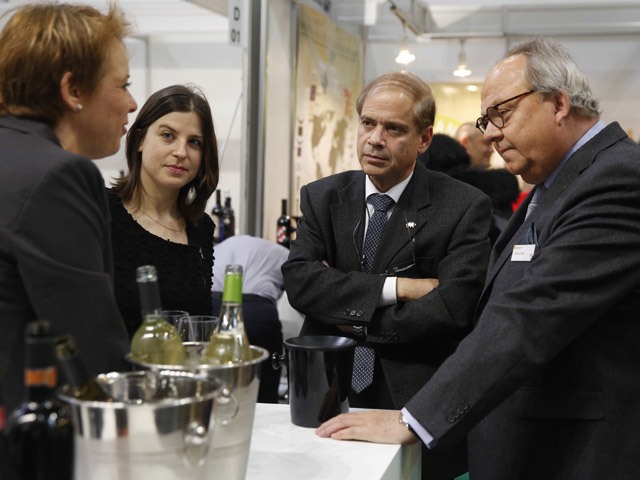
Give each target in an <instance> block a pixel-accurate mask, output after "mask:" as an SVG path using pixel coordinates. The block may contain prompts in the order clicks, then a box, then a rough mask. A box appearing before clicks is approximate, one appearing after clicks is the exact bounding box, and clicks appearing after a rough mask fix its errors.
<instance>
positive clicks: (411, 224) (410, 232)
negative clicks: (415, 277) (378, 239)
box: [352, 211, 416, 277]
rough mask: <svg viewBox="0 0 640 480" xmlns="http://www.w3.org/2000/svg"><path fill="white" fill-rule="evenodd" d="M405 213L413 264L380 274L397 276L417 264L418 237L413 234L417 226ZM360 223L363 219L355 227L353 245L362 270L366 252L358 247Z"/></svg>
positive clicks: (396, 267) (405, 224)
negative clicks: (362, 251)
mask: <svg viewBox="0 0 640 480" xmlns="http://www.w3.org/2000/svg"><path fill="white" fill-rule="evenodd" d="M403 214H404V226H405V228H406V229H407V235H408V236H409V244H410V245H411V260H412V261H411V264H410V265H407V266H406V267H398V266H394V267H393V269H392V271H391V272H389V271H386V270H385V271H384V272H383V273H379V274H378V275H380V276H383V277H395V276H396V275H398V274H399V273H402V272H406V271H407V270H410V269H412V268H413V267H415V266H416V250H415V243H416V239H415V237H414V236H413V229H414V228H415V222H409V220H408V219H407V212H405V211H403ZM360 223H361V221H360V220H358V223H357V224H356V228H354V229H353V234H352V238H353V246H354V248H355V249H356V253H357V254H358V258H360V270H362V269H363V268H364V253H362V254H361V253H360V248H358V242H357V240H356V238H357V234H358V227H360ZM380 247H382V245H380ZM380 247H379V248H380Z"/></svg>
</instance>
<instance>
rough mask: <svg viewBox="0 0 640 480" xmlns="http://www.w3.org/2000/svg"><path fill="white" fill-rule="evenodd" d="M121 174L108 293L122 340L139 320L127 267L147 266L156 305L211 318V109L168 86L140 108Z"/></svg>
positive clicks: (115, 190) (214, 178)
mask: <svg viewBox="0 0 640 480" xmlns="http://www.w3.org/2000/svg"><path fill="white" fill-rule="evenodd" d="M126 155H127V164H128V167H129V172H128V173H127V174H126V175H125V176H123V177H121V178H119V179H117V180H115V181H114V183H113V187H112V188H111V189H110V190H109V198H110V207H111V227H112V232H111V235H112V239H113V249H114V252H113V253H114V262H115V279H114V282H115V295H116V299H117V302H118V306H119V308H120V312H121V313H122V316H123V318H124V321H125V323H126V326H127V330H128V332H129V335H130V336H131V335H133V333H134V332H135V331H136V329H137V328H138V326H139V325H140V323H141V321H142V318H141V314H140V304H139V301H138V290H137V286H136V282H135V269H136V268H137V267H138V266H140V265H155V266H156V268H157V270H158V279H159V283H160V294H161V298H162V307H163V309H165V310H186V311H187V312H189V313H190V314H192V315H211V314H212V311H211V272H212V266H213V230H214V225H213V222H212V220H211V218H210V217H209V216H208V215H207V214H206V213H205V206H206V203H207V200H208V198H209V197H210V196H211V194H212V193H213V192H214V191H215V189H216V186H217V184H218V175H219V165H218V146H217V140H216V134H215V130H214V127H213V119H212V116H211V109H210V107H209V104H208V102H207V100H206V98H205V97H204V95H203V94H202V93H201V92H200V91H199V90H198V89H196V88H194V87H190V86H184V85H173V86H170V87H166V88H163V89H162V90H159V91H157V92H156V93H154V94H153V95H151V97H149V99H148V100H147V101H146V103H145V104H144V105H143V107H142V108H141V109H140V113H139V114H138V117H137V118H136V121H135V122H134V123H133V125H132V126H131V129H130V130H129V132H128V134H127V142H126Z"/></svg>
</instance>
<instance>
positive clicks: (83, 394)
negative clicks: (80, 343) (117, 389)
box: [55, 336, 113, 402]
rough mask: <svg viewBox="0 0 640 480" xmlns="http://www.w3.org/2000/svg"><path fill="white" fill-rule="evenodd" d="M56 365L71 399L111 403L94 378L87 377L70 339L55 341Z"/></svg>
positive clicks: (63, 338) (73, 342)
mask: <svg viewBox="0 0 640 480" xmlns="http://www.w3.org/2000/svg"><path fill="white" fill-rule="evenodd" d="M55 351H56V357H57V358H58V365H59V366H60V369H61V370H62V373H63V374H64V377H65V378H66V380H67V382H69V386H70V387H71V394H72V396H73V397H75V398H78V399H80V400H90V401H99V402H111V401H113V398H112V397H111V396H110V395H109V394H108V393H107V392H106V391H105V390H103V389H102V388H101V387H100V384H99V383H98V382H97V381H96V377H93V376H91V375H89V373H88V372H87V369H86V368H85V366H84V364H83V363H82V360H81V359H80V356H79V355H78V348H77V346H76V342H75V340H74V339H73V338H72V337H69V336H66V337H60V338H58V339H57V340H56V341H55Z"/></svg>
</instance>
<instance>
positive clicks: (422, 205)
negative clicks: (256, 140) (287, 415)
mask: <svg viewBox="0 0 640 480" xmlns="http://www.w3.org/2000/svg"><path fill="white" fill-rule="evenodd" d="M364 196H365V175H364V173H363V172H362V171H351V172H345V173H340V174H337V175H333V176H330V177H327V178H325V179H322V180H318V181H315V182H313V183H310V184H309V185H307V186H304V187H302V190H301V206H300V207H301V210H302V214H303V217H302V219H301V220H300V222H299V223H298V229H297V234H296V240H295V242H293V244H292V246H291V252H290V255H289V259H288V260H287V262H285V264H284V265H283V267H282V272H283V274H284V280H285V289H286V291H287V296H288V299H289V302H290V303H291V305H292V306H293V307H294V308H295V309H296V310H298V311H300V312H302V313H303V314H305V315H306V318H305V323H304V325H303V333H306V334H330V335H344V334H343V333H341V331H340V330H338V329H337V327H335V325H338V324H340V325H363V326H367V327H368V335H367V338H366V340H367V342H368V343H370V344H371V345H373V346H374V347H375V349H376V355H377V356H378V358H379V360H380V363H381V365H382V368H383V370H384V374H385V377H386V379H387V384H388V388H389V390H390V393H391V396H392V399H393V402H394V404H395V406H396V408H400V407H402V406H404V404H405V402H406V401H407V400H409V398H411V396H412V395H413V394H415V393H416V392H417V390H418V389H419V388H420V387H421V386H422V385H423V384H424V383H425V382H426V381H427V380H428V379H429V377H430V376H431V375H432V374H433V372H434V371H435V370H436V369H437V368H438V366H439V365H440V364H441V363H442V362H443V361H444V359H445V358H447V356H449V355H450V354H451V353H452V352H453V351H454V349H455V348H456V345H457V343H458V342H459V340H460V339H461V338H462V337H463V336H464V335H465V334H467V333H468V332H469V330H470V328H471V324H472V321H473V311H474V308H475V305H476V302H477V300H478V297H479V294H480V292H481V289H482V285H483V278H484V275H485V273H486V265H487V262H488V255H489V242H488V238H487V233H488V230H489V222H490V219H491V207H490V202H489V199H488V198H487V197H486V196H485V195H484V194H483V193H482V192H480V191H479V190H477V189H475V188H473V187H471V186H469V185H466V184H464V183H462V182H459V181H457V180H454V179H452V178H450V177H448V176H447V175H444V174H442V173H439V172H432V171H428V170H427V169H426V168H425V167H424V166H423V165H421V164H419V163H418V164H416V167H415V170H414V174H413V177H412V179H411V180H410V182H409V184H408V185H407V187H406V189H405V191H404V192H403V194H402V196H401V197H400V199H399V201H398V204H397V205H396V206H395V208H394V210H393V213H392V215H391V217H390V218H389V221H388V223H387V226H386V228H385V232H384V236H383V238H382V241H381V243H380V247H379V250H378V252H377V255H376V258H375V260H374V265H373V272H375V273H377V274H380V273H383V272H394V271H395V270H396V269H402V268H404V267H406V266H409V265H411V263H412V262H413V256H412V249H411V244H410V243H411V239H412V238H413V239H414V240H415V245H414V250H415V258H416V266H415V267H414V268H412V269H409V270H407V271H404V272H402V273H400V274H399V275H401V276H406V277H413V278H437V279H439V281H440V285H439V286H438V288H436V289H435V290H434V291H432V292H431V293H429V294H428V295H425V296H424V297H422V298H421V299H419V300H416V301H412V302H406V303H399V304H396V305H391V306H387V307H382V308H376V305H377V303H378V300H379V297H380V293H381V291H382V287H383V283H384V281H385V277H384V276H382V275H372V274H365V273H362V272H361V267H360V260H361V257H360V256H361V253H362V242H363V234H364V222H365V218H364V216H365V198H364ZM411 222H413V223H414V224H415V226H413V227H412V228H407V226H406V225H407V223H409V224H410V223H411ZM323 261H326V262H327V263H328V264H329V265H330V266H331V267H332V268H327V267H326V266H325V265H324V264H323ZM372 407H375V406H374V405H372ZM451 476H453V475H450V477H451Z"/></svg>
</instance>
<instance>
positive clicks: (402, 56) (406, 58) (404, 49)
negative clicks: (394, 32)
mask: <svg viewBox="0 0 640 480" xmlns="http://www.w3.org/2000/svg"><path fill="white" fill-rule="evenodd" d="M402 28H403V29H404V37H403V38H402V44H401V46H400V53H398V56H397V57H396V63H401V64H402V65H409V64H410V63H411V62H413V61H414V60H415V59H416V56H415V55H414V54H413V53H411V52H410V51H409V40H408V39H407V29H406V25H405V24H404V22H403V23H402Z"/></svg>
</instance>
